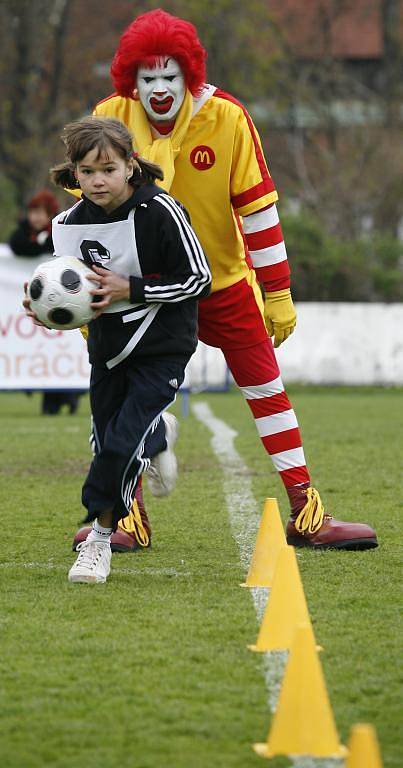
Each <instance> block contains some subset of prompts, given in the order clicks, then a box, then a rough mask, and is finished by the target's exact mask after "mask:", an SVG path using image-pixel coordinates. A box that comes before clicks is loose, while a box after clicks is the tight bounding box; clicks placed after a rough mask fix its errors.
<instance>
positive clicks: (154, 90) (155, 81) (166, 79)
mask: <svg viewBox="0 0 403 768" xmlns="http://www.w3.org/2000/svg"><path fill="white" fill-rule="evenodd" d="M185 90H186V86H185V78H184V76H183V73H182V70H181V68H180V66H179V64H178V62H177V61H176V60H175V59H171V58H170V57H169V56H162V57H161V58H160V59H159V60H158V61H157V65H156V66H155V67H139V68H138V71H137V91H138V94H139V99H140V101H141V103H142V105H143V107H144V109H145V111H146V112H147V115H148V116H149V118H150V119H151V120H152V121H153V122H165V121H168V120H173V118H174V117H176V115H177V114H178V112H179V110H180V108H181V106H182V103H183V99H184V97H185Z"/></svg>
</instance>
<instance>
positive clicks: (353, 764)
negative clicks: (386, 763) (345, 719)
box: [346, 723, 382, 768]
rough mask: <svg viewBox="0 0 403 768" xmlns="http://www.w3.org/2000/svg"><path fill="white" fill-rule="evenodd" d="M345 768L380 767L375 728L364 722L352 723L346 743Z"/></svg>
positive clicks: (380, 761)
mask: <svg viewBox="0 0 403 768" xmlns="http://www.w3.org/2000/svg"><path fill="white" fill-rule="evenodd" d="M346 768H382V759H381V753H380V750H379V744H378V739H377V737H376V732H375V728H374V727H373V726H372V725H367V724H366V723H357V725H353V727H352V729H351V733H350V740H349V743H348V758H347V761H346Z"/></svg>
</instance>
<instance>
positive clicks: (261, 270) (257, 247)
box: [243, 203, 290, 291]
mask: <svg viewBox="0 0 403 768" xmlns="http://www.w3.org/2000/svg"><path fill="white" fill-rule="evenodd" d="M243 231H244V235H245V239H246V243H247V246H248V250H249V255H250V258H251V261H252V264H253V267H254V270H255V272H256V277H257V279H258V282H259V283H263V285H264V287H265V289H266V291H281V290H284V289H285V288H289V287H290V267H289V263H288V259H287V251H286V247H285V243H284V238H283V233H282V230H281V224H280V220H279V217H278V213H277V207H276V204H275V203H273V204H272V205H269V206H266V207H265V208H262V209H261V210H260V211H257V212H256V213H252V214H250V215H249V216H244V218H243Z"/></svg>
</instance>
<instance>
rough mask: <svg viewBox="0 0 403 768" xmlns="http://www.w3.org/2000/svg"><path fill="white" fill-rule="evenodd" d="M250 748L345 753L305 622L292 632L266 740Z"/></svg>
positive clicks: (315, 754) (270, 753)
mask: <svg viewBox="0 0 403 768" xmlns="http://www.w3.org/2000/svg"><path fill="white" fill-rule="evenodd" d="M253 748H254V750H255V752H257V754H258V755H261V757H267V758H269V757H274V756H275V755H307V756H308V755H309V756H312V757H344V756H345V754H346V749H345V747H343V746H342V745H341V744H340V742H339V738H338V735H337V731H336V726H335V723H334V719H333V712H332V709H331V706H330V702H329V697H328V694H327V691H326V685H325V681H324V677H323V672H322V668H321V665H320V661H319V657H318V655H317V652H316V648H315V643H314V641H313V637H312V633H311V631H310V629H309V627H308V626H307V625H306V624H305V625H300V626H299V627H297V629H296V631H295V635H294V641H293V643H292V648H291V653H290V656H289V659H288V662H287V666H286V670H285V674H284V679H283V684H282V687H281V691H280V696H279V700H278V705H277V710H276V712H275V714H274V717H273V722H272V726H271V729H270V732H269V735H268V737H267V742H266V743H264V744H254V745H253Z"/></svg>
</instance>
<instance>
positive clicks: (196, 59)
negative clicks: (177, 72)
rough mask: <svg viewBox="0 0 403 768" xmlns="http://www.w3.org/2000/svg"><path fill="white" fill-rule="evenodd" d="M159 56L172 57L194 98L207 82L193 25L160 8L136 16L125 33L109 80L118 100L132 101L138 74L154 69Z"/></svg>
mask: <svg viewBox="0 0 403 768" xmlns="http://www.w3.org/2000/svg"><path fill="white" fill-rule="evenodd" d="M160 56H172V58H173V59H176V61H177V62H178V64H179V65H180V67H181V69H182V72H183V74H184V77H185V82H186V86H187V88H189V91H190V92H191V93H192V94H193V96H197V95H198V94H199V93H200V91H201V89H202V87H203V84H204V82H205V79H206V58H207V53H206V51H205V50H204V48H203V47H202V45H201V43H200V40H199V38H198V36H197V32H196V29H195V27H194V26H193V24H191V23H190V22H189V21H184V19H180V18H178V17H177V16H171V14H170V13H166V11H163V10H162V9H161V8H158V9H157V10H155V11H149V12H148V13H143V14H141V16H138V17H137V18H136V19H135V20H134V21H133V22H132V23H131V24H130V25H129V26H128V27H127V29H126V30H125V31H124V33H123V35H122V37H121V38H120V42H119V45H118V48H117V51H116V53H115V56H114V58H113V61H112V66H111V76H112V80H113V83H114V86H115V88H116V91H117V92H118V93H119V95H120V96H127V97H131V98H133V91H134V89H135V88H136V78H137V70H138V68H139V67H140V66H146V67H153V66H155V64H156V62H157V60H158V59H159V57H160Z"/></svg>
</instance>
